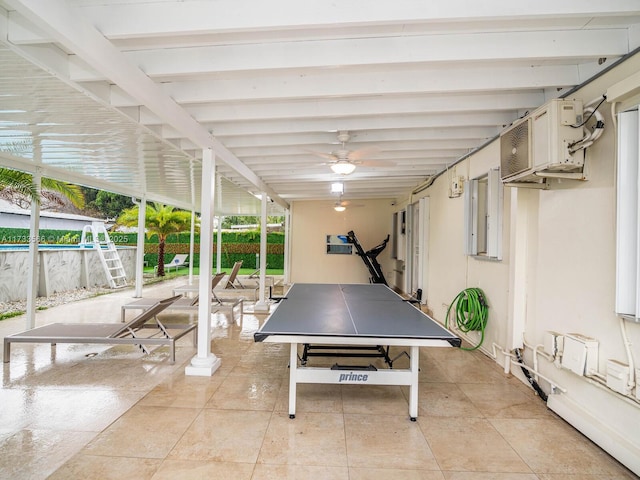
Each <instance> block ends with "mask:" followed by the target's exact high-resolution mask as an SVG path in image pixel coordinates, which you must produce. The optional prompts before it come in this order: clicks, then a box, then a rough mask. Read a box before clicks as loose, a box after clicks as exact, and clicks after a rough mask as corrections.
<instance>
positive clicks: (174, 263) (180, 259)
mask: <svg viewBox="0 0 640 480" xmlns="http://www.w3.org/2000/svg"><path fill="white" fill-rule="evenodd" d="M188 258H189V255H187V254H183V253H178V254H177V255H175V256H174V257H173V259H172V260H171V261H170V262H168V263H165V264H164V269H165V270H166V271H169V270H171V269H172V268H175V269H176V271H178V269H179V268H180V267H188V266H189V262H188V261H187V259H188ZM155 271H156V272H157V271H158V266H157V265H156V266H155Z"/></svg>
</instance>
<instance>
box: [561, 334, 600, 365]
mask: <svg viewBox="0 0 640 480" xmlns="http://www.w3.org/2000/svg"><path fill="white" fill-rule="evenodd" d="M562 368H565V369H567V370H570V371H572V372H573V373H575V374H576V375H581V376H584V375H589V374H591V372H597V371H598V341H597V340H596V339H594V338H590V337H585V336H584V335H581V334H579V333H568V334H566V335H565V336H564V350H563V352H562Z"/></svg>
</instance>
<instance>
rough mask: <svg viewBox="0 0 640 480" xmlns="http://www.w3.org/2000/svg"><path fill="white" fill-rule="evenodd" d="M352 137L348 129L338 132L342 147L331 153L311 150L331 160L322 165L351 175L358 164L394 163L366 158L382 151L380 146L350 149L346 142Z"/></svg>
mask: <svg viewBox="0 0 640 480" xmlns="http://www.w3.org/2000/svg"><path fill="white" fill-rule="evenodd" d="M350 138H351V135H350V134H349V132H347V131H344V130H342V131H339V132H338V141H339V142H340V143H341V147H340V148H339V149H338V150H337V151H335V152H331V153H324V152H315V151H309V153H312V154H314V155H317V156H318V157H322V158H326V159H328V160H330V161H329V162H325V163H323V164H322V165H329V166H330V167H331V170H333V171H334V172H335V173H338V174H340V175H349V174H350V173H352V172H353V171H354V170H355V169H356V166H357V165H364V166H369V167H374V166H385V165H386V166H389V165H393V163H392V162H383V161H376V160H364V159H365V158H366V157H367V156H369V155H372V154H375V153H377V152H379V151H380V148H378V147H366V148H361V149H358V150H348V149H347V146H346V143H347V142H348V141H349V139H350Z"/></svg>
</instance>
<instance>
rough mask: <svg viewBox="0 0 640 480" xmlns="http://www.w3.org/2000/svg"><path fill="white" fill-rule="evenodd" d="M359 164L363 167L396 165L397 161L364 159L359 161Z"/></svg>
mask: <svg viewBox="0 0 640 480" xmlns="http://www.w3.org/2000/svg"><path fill="white" fill-rule="evenodd" d="M358 165H361V166H363V167H394V166H395V165H396V163H395V162H391V161H389V160H363V161H361V162H358Z"/></svg>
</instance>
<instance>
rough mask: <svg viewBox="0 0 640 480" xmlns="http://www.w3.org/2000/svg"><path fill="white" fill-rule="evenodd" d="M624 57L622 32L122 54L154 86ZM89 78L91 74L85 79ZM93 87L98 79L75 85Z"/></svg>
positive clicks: (345, 41)
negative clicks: (235, 75)
mask: <svg viewBox="0 0 640 480" xmlns="http://www.w3.org/2000/svg"><path fill="white" fill-rule="evenodd" d="M628 52H629V42H628V35H627V30H626V29H621V28H618V29H601V30H570V31H547V32H497V33H473V34H449V35H424V36H402V37H385V38H358V39H340V40H324V41H323V40H315V41H307V42H289V43H270V44H250V45H223V46H210V47H194V48H174V49H158V50H144V51H139V52H126V53H125V56H126V57H127V58H128V60H129V61H131V62H132V63H133V64H135V65H137V66H138V67H140V68H141V69H142V70H143V71H144V72H145V73H146V74H147V75H149V76H150V77H151V78H153V79H155V80H158V81H161V80H164V79H179V78H181V77H192V76H194V75H202V76H207V75H212V74H218V73H226V72H245V73H247V72H252V73H255V74H260V72H262V71H264V72H266V73H270V72H272V71H277V70H281V69H309V70H311V71H313V70H314V69H321V68H330V67H340V66H344V65H349V66H350V67H354V66H356V67H357V66H367V65H391V66H393V65H407V64H427V63H432V62H437V63H440V62H444V63H446V62H478V61H489V62H498V61H499V62H503V61H509V62H510V63H511V64H513V62H518V63H519V64H529V63H534V64H535V63H536V62H539V61H540V60H541V59H545V60H546V61H549V59H554V60H556V61H558V60H563V61H567V60H577V59H582V61H584V59H586V58H591V59H598V58H600V57H614V56H618V57H619V56H622V55H625V54H627V53H628ZM87 73H89V72H87ZM74 80H78V81H95V80H101V78H74Z"/></svg>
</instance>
